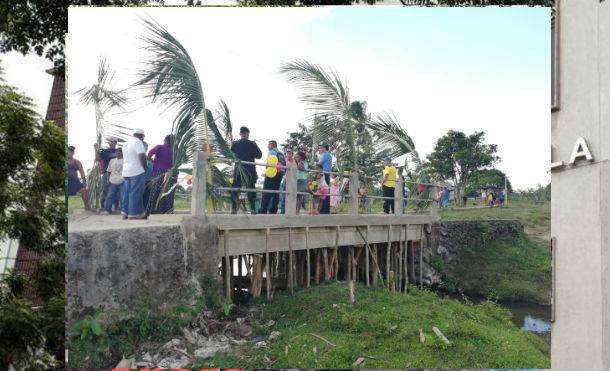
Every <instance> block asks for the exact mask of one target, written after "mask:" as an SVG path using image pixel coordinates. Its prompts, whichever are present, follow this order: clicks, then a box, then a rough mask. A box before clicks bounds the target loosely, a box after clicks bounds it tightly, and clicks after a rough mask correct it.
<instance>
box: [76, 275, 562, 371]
mask: <svg viewBox="0 0 610 371" xmlns="http://www.w3.org/2000/svg"><path fill="white" fill-rule="evenodd" d="M348 297H349V294H348V288H347V285H346V284H345V283H342V282H340V283H330V284H324V285H319V286H314V287H311V288H309V289H302V290H297V291H295V294H294V295H289V294H286V293H276V295H275V297H274V298H273V299H272V301H267V300H266V299H265V298H257V299H254V300H252V301H251V302H250V303H249V305H250V306H253V307H256V309H257V312H256V313H257V314H256V322H255V324H254V334H253V336H254V335H259V336H264V337H265V338H266V337H267V335H269V333H270V332H271V331H280V332H281V336H280V337H279V338H278V339H276V340H274V341H272V342H270V343H269V344H268V346H267V347H264V348H254V347H253V346H252V344H253V343H250V344H248V345H244V346H241V347H239V348H234V349H233V350H232V352H231V353H227V354H219V355H217V356H216V357H214V358H212V359H208V360H205V361H203V360H202V361H198V362H196V363H195V364H192V365H190V367H186V368H191V369H199V368H219V367H220V368H226V367H231V368H318V369H320V368H352V364H353V363H354V362H355V361H356V360H357V359H358V358H360V357H362V358H364V361H363V362H362V363H360V364H358V365H355V366H354V367H356V368H397V369H398V368H409V367H412V368H443V369H444V368H448V369H453V368H549V367H550V359H549V349H548V346H546V345H545V344H544V342H543V341H542V340H541V339H540V338H538V337H537V336H535V335H533V334H530V333H525V332H523V331H521V330H519V328H517V327H516V326H515V325H514V324H513V323H512V322H511V320H510V317H509V316H510V314H509V312H508V311H506V310H504V309H502V308H501V307H499V306H497V305H496V304H493V303H492V302H483V303H481V304H476V305H475V304H472V303H462V302H460V301H457V300H454V299H441V298H439V297H438V296H437V295H436V294H434V293H432V292H429V291H426V290H422V291H420V290H418V289H415V288H412V290H411V291H410V292H409V293H408V294H401V293H390V292H388V291H386V290H384V289H382V288H372V287H370V288H367V287H364V286H362V285H359V286H358V287H357V303H356V305H354V306H352V305H350V304H349V303H348V300H349V299H348ZM201 308H202V306H201V305H197V306H194V307H189V306H177V307H174V308H169V309H168V308H165V309H163V310H158V309H145V308H140V307H138V309H137V310H135V311H134V313H132V314H131V315H130V316H129V317H127V319H123V320H120V321H119V322H117V323H115V324H112V325H103V326H102V330H101V331H100V335H99V336H93V335H91V332H89V334H88V336H85V337H83V336H82V333H81V332H76V333H73V334H71V335H70V336H69V343H68V348H69V352H70V357H69V359H70V367H73V368H78V367H93V366H96V367H106V368H108V367H112V366H114V365H116V363H117V362H118V361H119V360H120V359H121V357H123V356H129V355H131V354H133V352H135V351H136V350H137V349H140V347H141V346H142V345H145V346H147V345H150V344H151V342H154V343H156V344H163V343H165V342H166V341H167V340H169V339H171V338H172V336H173V335H175V334H179V333H180V328H181V327H183V326H185V325H186V324H188V323H189V322H190V320H191V319H192V318H193V317H194V316H195V315H196V314H197V313H198V311H199V310H200V309H201ZM97 318H104V313H102V314H98V315H97ZM123 318H126V317H123ZM269 320H274V321H275V325H273V326H272V327H271V328H269V327H265V326H262V324H265V323H267V322H268V321H269ZM102 322H103V321H102ZM432 326H436V327H438V328H439V329H440V330H441V331H442V332H443V334H444V335H445V336H446V337H447V338H448V339H449V341H450V344H445V343H444V342H443V341H441V340H440V339H439V338H438V337H437V336H436V335H434V333H433V331H432ZM420 329H422V330H423V332H424V334H425V337H426V339H425V342H424V343H421V342H420V337H419V330H420ZM316 335H317V336H316ZM322 338H323V339H325V340H322ZM329 343H332V345H330V344H329Z"/></svg>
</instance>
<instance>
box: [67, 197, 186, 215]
mask: <svg viewBox="0 0 610 371" xmlns="http://www.w3.org/2000/svg"><path fill="white" fill-rule="evenodd" d="M190 208H191V200H190V199H186V198H183V197H176V198H175V199H174V209H175V210H190ZM78 209H84V206H83V200H82V199H81V198H80V196H71V197H68V214H72V213H73V212H74V210H78Z"/></svg>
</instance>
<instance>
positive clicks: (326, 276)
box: [322, 247, 330, 281]
mask: <svg viewBox="0 0 610 371" xmlns="http://www.w3.org/2000/svg"><path fill="white" fill-rule="evenodd" d="M322 259H323V260H324V281H328V280H329V279H330V271H329V270H328V250H327V249H326V247H324V248H322Z"/></svg>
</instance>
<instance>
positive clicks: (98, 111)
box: [76, 58, 131, 209]
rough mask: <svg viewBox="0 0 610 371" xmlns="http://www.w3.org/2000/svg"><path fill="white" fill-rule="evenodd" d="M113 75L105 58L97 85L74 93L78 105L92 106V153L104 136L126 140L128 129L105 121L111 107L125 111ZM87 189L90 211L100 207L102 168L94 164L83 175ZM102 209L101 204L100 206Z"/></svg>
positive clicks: (123, 100)
mask: <svg viewBox="0 0 610 371" xmlns="http://www.w3.org/2000/svg"><path fill="white" fill-rule="evenodd" d="M113 77H114V73H112V72H110V67H109V65H108V62H107V61H106V59H105V58H103V59H102V60H101V61H100V64H99V67H98V72H97V83H95V84H93V85H92V86H90V87H88V88H82V89H80V90H79V91H77V92H76V94H77V95H78V96H79V99H80V101H81V103H83V104H85V105H92V106H93V108H94V109H95V134H96V135H95V138H96V141H95V147H96V151H99V149H101V148H102V142H103V141H102V139H103V138H105V137H108V136H116V137H118V138H119V140H121V141H124V140H125V139H127V138H129V136H130V134H131V133H129V128H127V127H125V126H122V125H119V124H118V123H116V122H113V121H110V120H109V119H108V114H109V113H110V111H111V110H112V109H114V108H125V106H126V105H127V97H126V96H125V92H124V91H123V90H114V89H113V88H112V86H113ZM87 184H88V186H89V187H88V188H89V194H90V197H89V205H87V206H89V207H90V208H93V209H99V208H100V195H101V193H102V168H101V167H100V164H99V163H98V162H97V161H96V163H95V164H94V166H93V167H92V168H91V170H90V171H89V174H87ZM102 206H103V205H102Z"/></svg>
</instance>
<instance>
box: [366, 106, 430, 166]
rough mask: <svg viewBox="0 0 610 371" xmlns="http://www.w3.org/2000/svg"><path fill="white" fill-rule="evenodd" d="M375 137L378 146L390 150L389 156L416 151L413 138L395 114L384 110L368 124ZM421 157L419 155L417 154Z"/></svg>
mask: <svg viewBox="0 0 610 371" xmlns="http://www.w3.org/2000/svg"><path fill="white" fill-rule="evenodd" d="M367 126H368V128H369V130H371V133H372V134H373V137H374V138H375V143H376V146H377V147H378V148H380V149H385V150H388V151H389V152H388V153H389V154H388V155H389V156H392V157H399V156H402V155H406V154H409V153H414V151H415V144H414V143H413V139H411V137H410V136H409V134H407V132H406V131H405V130H404V129H403V128H402V127H401V126H400V125H399V124H398V120H397V119H396V117H395V116H394V115H393V114H389V113H387V112H383V113H380V114H377V115H375V116H374V118H373V119H372V120H371V121H370V122H368V124H367ZM416 158H417V159H419V156H416Z"/></svg>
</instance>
